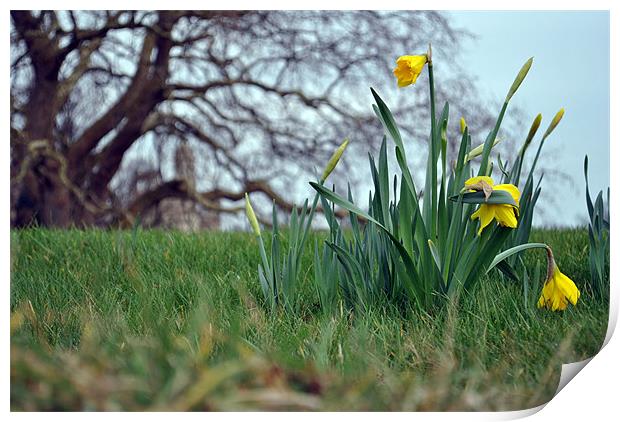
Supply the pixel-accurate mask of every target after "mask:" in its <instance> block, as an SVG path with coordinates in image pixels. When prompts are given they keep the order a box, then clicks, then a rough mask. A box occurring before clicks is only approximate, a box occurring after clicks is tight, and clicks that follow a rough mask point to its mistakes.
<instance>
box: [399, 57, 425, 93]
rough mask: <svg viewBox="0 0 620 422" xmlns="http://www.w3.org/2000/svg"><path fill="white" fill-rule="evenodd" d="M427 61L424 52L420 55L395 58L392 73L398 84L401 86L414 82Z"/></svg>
mask: <svg viewBox="0 0 620 422" xmlns="http://www.w3.org/2000/svg"><path fill="white" fill-rule="evenodd" d="M427 61H428V58H427V56H426V54H423V55H421V56H400V57H399V58H398V59H396V68H395V69H394V75H395V76H396V79H397V80H398V86H399V87H401V88H403V87H405V86H407V85H411V84H414V83H415V81H416V80H417V79H418V76H420V73H422V69H424V65H425V64H426V62H427Z"/></svg>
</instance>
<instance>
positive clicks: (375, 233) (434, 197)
mask: <svg viewBox="0 0 620 422" xmlns="http://www.w3.org/2000/svg"><path fill="white" fill-rule="evenodd" d="M531 65H532V59H529V60H527V61H526V63H525V64H524V65H523V67H522V68H521V70H520V71H519V73H518V75H517V77H516V78H515V81H514V82H513V84H512V86H511V87H510V89H509V91H508V94H507V95H506V97H505V100H504V103H503V105H502V108H501V110H500V112H499V114H498V117H497V119H496V122H495V124H494V126H493V129H492V130H491V132H490V133H489V134H488V136H487V137H486V139H485V141H484V142H483V143H482V144H480V145H478V146H477V147H474V148H472V137H471V134H470V129H469V126H468V125H467V123H466V121H465V119H464V118H462V117H461V118H460V134H459V136H460V143H459V147H458V150H457V151H455V155H456V157H457V158H456V160H454V161H452V162H451V163H449V162H448V159H447V157H448V145H450V143H449V142H448V130H447V128H448V119H449V107H448V104H447V103H446V104H445V105H444V106H443V108H442V110H441V112H440V113H437V112H436V107H435V88H434V77H433V61H432V55H431V49H430V46H429V49H428V51H427V53H426V54H420V55H409V56H401V57H399V58H398V59H397V60H396V68H395V69H394V75H395V77H396V80H397V84H398V86H399V87H401V88H404V87H407V86H411V85H414V84H415V83H416V81H417V80H418V77H419V76H420V74H421V73H422V72H423V71H424V69H425V68H427V69H428V81H429V90H430V91H429V92H430V108H431V110H430V115H431V131H430V136H429V141H428V159H427V163H426V178H425V183H424V188H423V195H420V194H419V193H420V190H419V189H418V187H417V186H416V184H415V182H414V177H413V175H412V173H411V170H410V168H409V165H408V160H407V155H406V151H405V145H404V140H403V138H402V136H401V133H400V131H399V129H398V127H397V125H396V122H395V120H394V117H393V115H392V113H391V111H390V110H389V108H388V106H387V105H386V103H385V102H384V101H383V100H382V99H381V97H380V96H379V94H378V93H377V92H376V91H375V90H374V89H372V88H371V92H372V95H373V97H374V100H375V104H374V105H373V109H374V111H375V114H376V115H377V117H378V118H379V120H380V122H381V124H382V125H383V128H384V130H385V133H386V135H387V136H386V137H384V140H383V143H382V145H381V148H380V151H379V156H378V159H375V157H373V156H370V160H369V164H370V171H371V175H372V182H373V190H372V191H371V192H370V193H369V197H368V198H369V203H368V206H367V207H365V208H362V207H360V206H359V205H356V203H355V200H354V198H353V195H352V193H351V190H350V189H348V191H347V194H346V196H343V195H341V194H339V193H337V192H339V191H340V189H342V186H335V187H334V189H328V188H326V187H325V186H324V182H325V180H326V178H327V176H328V175H329V173H330V172H331V171H332V170H333V167H334V166H335V165H336V163H337V162H338V160H339V159H340V157H341V155H342V152H343V151H344V148H345V147H346V142H345V143H344V144H343V145H342V146H341V147H340V148H339V149H338V150H337V151H336V153H334V157H333V158H332V159H331V160H330V161H329V163H328V165H327V166H326V170H325V172H324V174H323V176H322V177H321V179H320V180H318V181H317V182H311V183H310V185H311V186H312V187H313V188H314V189H315V190H316V192H317V195H316V196H315V199H314V203H313V206H312V207H311V208H310V212H309V213H307V212H306V211H305V210H306V204H307V203H306V204H305V205H304V207H303V208H302V216H306V215H309V218H305V217H304V218H302V219H301V220H302V221H303V222H304V223H302V224H301V226H300V225H299V224H298V222H297V219H296V218H295V219H294V218H293V217H292V218H291V221H292V228H291V242H289V244H292V245H293V246H292V248H293V250H294V251H295V252H294V253H290V252H289V256H288V258H286V257H280V254H281V252H279V249H278V248H279V243H278V240H277V239H275V238H274V242H275V244H276V247H275V248H273V247H272V255H271V260H269V259H267V257H266V253H265V251H264V247H263V246H262V240H261V256H262V257H263V258H262V259H263V264H262V265H261V266H260V267H259V279H260V281H261V285H262V286H263V291H264V292H265V296H266V297H268V298H272V299H270V303H271V304H272V306H276V305H277V304H278V303H279V302H280V301H282V300H284V302H285V303H289V304H290V303H292V300H293V298H292V295H291V291H292V290H293V289H292V288H291V287H290V286H294V284H295V283H296V279H297V278H296V277H297V275H298V274H299V273H300V269H299V265H298V264H299V262H298V257H299V251H300V249H299V247H300V246H303V243H304V241H305V235H306V234H307V231H308V229H309V227H310V222H311V220H312V216H313V215H314V210H315V209H316V206H317V201H318V199H320V200H321V203H322V211H323V213H324V215H325V218H326V220H327V224H328V226H329V237H328V239H327V240H326V241H325V243H324V244H323V245H322V248H320V247H319V245H318V244H315V259H314V283H315V285H316V289H317V292H318V295H319V299H320V304H321V307H322V308H323V309H325V310H326V311H330V309H334V308H335V307H336V306H337V304H340V308H342V306H343V305H344V306H347V307H348V308H357V307H360V308H362V309H367V308H369V307H372V306H377V305H379V304H384V303H386V301H389V302H391V303H393V304H395V305H397V306H404V307H408V306H414V307H418V308H420V309H428V308H429V307H431V306H434V305H435V304H437V303H438V302H442V301H445V300H446V299H450V298H453V297H454V296H455V295H457V294H458V293H459V292H460V291H462V290H463V289H470V288H471V287H473V286H474V285H475V284H476V283H477V282H479V281H480V279H481V278H482V276H483V275H484V274H485V273H486V272H489V271H491V270H492V269H494V268H497V269H499V270H500V271H501V272H502V273H503V274H505V275H506V276H507V277H511V278H518V274H517V271H516V269H515V263H516V262H517V261H516V260H517V259H518V258H519V253H520V252H522V251H524V250H526V249H531V248H545V249H546V250H547V251H548V253H549V254H550V255H549V256H550V257H551V258H549V259H550V260H552V254H551V252H550V251H551V250H550V249H549V247H548V246H547V245H544V244H540V243H527V242H528V239H529V231H530V228H531V216H532V213H533V208H534V205H535V203H536V200H537V198H538V194H539V193H540V187H539V185H540V181H539V183H538V185H534V182H533V171H534V168H535V166H536V162H537V161H538V157H539V155H540V150H541V148H542V144H543V142H544V140H545V139H546V138H547V137H548V136H549V134H550V133H551V132H552V131H553V130H554V129H555V127H556V126H557V124H558V123H559V121H560V119H561V118H562V115H563V110H561V112H562V113H561V114H560V113H558V115H556V117H555V118H554V119H553V120H552V122H551V124H550V125H549V128H548V129H547V131H546V132H545V134H544V135H543V138H542V140H541V142H540V146H539V148H538V152H537V154H536V157H535V159H534V164H533V166H532V167H531V168H530V171H529V174H528V176H527V180H526V183H525V186H524V189H523V190H520V189H519V185H520V177H521V172H522V166H523V160H524V156H525V153H526V150H527V148H528V146H529V145H530V143H531V142H532V139H533V138H534V136H535V134H536V131H537V130H538V126H540V122H541V117H539V116H537V118H536V119H535V121H534V124H533V125H532V127H531V129H530V132H529V133H528V136H527V139H526V140H525V142H524V145H523V147H522V148H521V150H520V151H519V153H518V155H517V156H516V157H515V159H514V160H512V165H511V166H509V165H508V162H503V161H502V160H501V159H500V158H499V157H498V158H497V165H496V166H494V163H493V162H492V161H491V151H492V148H493V147H494V146H495V145H496V144H497V143H498V142H499V139H498V138H497V134H498V131H499V128H500V126H501V123H502V120H503V118H504V114H505V113H506V110H507V108H508V105H509V102H510V100H511V98H512V97H513V96H514V95H515V94H516V92H517V90H518V88H519V86H520V85H521V83H522V82H523V80H524V79H525V77H526V76H527V74H528V72H529V70H530V68H531ZM387 138H389V139H390V140H391V141H392V142H393V148H394V153H395V156H396V161H397V163H398V169H399V171H400V178H394V179H393V180H392V178H391V176H390V170H389V166H388V159H387V155H388V153H387V151H388V144H387ZM494 167H495V168H496V169H497V168H499V170H500V172H498V174H497V175H493V169H494ZM495 180H498V181H499V183H497V184H496V183H495ZM339 188H340V189H339ZM336 207H339V208H342V209H345V210H348V211H349V214H350V218H349V220H350V221H349V226H350V229H349V228H347V231H350V233H347V234H346V235H345V231H344V229H343V226H342V224H343V222H342V221H340V219H339V218H338V217H337V216H336V214H335V212H334V209H335V208H336ZM248 216H249V219H250V222H251V224H252V226H253V227H254V221H256V219H255V218H253V217H252V216H251V215H250V214H248ZM274 216H275V211H274ZM524 219H525V220H524ZM293 220H294V222H293ZM302 226H303V229H302V228H300V227H302ZM274 227H275V228H276V229H275V230H274V231H277V222H276V220H275V217H274ZM254 231H255V233H257V237H258V238H259V239H260V233H259V232H258V231H257V230H256V229H255V230H254ZM300 239H301V240H300ZM300 242H301V243H300ZM291 255H292V256H291ZM278 262H280V263H281V264H278ZM550 262H551V261H550ZM550 265H551V264H550ZM553 268H554V270H553V272H552V273H550V275H548V280H547V282H546V284H545V286H544V288H543V291H542V295H541V299H540V302H539V306H540V307H543V306H544V307H548V308H549V309H552V310H563V309H566V306H567V304H568V303H572V304H573V305H575V304H576V303H577V300H578V298H579V290H578V289H577V287H576V286H575V284H574V283H573V282H572V281H570V279H569V278H568V277H566V276H564V275H563V274H562V273H561V272H560V271H559V270H558V269H557V265H556V264H555V262H553ZM290 274H294V275H295V277H293V278H292V279H290ZM287 277H289V279H287ZM290 308H291V309H294V308H295V306H290Z"/></svg>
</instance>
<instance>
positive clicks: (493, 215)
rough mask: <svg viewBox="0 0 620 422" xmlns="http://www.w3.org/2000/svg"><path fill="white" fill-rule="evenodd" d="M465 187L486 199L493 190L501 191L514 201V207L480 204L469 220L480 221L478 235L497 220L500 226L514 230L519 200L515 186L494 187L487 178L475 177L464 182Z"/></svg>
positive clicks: (502, 185)
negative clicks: (482, 193)
mask: <svg viewBox="0 0 620 422" xmlns="http://www.w3.org/2000/svg"><path fill="white" fill-rule="evenodd" d="M465 187H466V188H470V189H472V190H478V191H483V192H484V194H485V196H486V197H487V198H488V197H489V196H490V195H491V192H492V191H494V190H503V191H506V192H508V193H509V194H510V195H511V196H512V199H514V201H515V203H516V204H517V205H516V206H514V205H512V204H480V207H479V208H478V210H476V212H474V213H473V214H472V215H471V219H472V220H474V219H476V218H479V219H480V229H478V235H480V234H482V230H483V229H484V228H485V227H486V226H488V225H489V224H491V222H492V221H493V219H495V220H497V222H498V223H499V225H500V226H503V227H510V228H513V229H514V228H516V227H517V217H518V216H519V198H520V196H521V193H520V192H519V189H518V188H517V187H516V186H515V185H511V184H501V185H496V184H495V183H494V182H493V179H492V178H491V177H489V176H476V177H472V178H471V179H468V180H467V181H466V182H465Z"/></svg>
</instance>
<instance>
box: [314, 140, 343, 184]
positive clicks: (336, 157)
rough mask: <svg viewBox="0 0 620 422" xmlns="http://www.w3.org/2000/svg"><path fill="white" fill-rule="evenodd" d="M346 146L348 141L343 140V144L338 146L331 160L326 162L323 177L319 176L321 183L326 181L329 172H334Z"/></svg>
mask: <svg viewBox="0 0 620 422" xmlns="http://www.w3.org/2000/svg"><path fill="white" fill-rule="evenodd" d="M347 145H349V140H348V139H345V140H344V142H343V143H342V144H340V146H339V147H338V149H337V150H336V151H334V153H333V154H332V156H331V158H330V159H329V161H328V162H327V165H326V166H325V170H324V171H323V175H322V176H321V182H324V181H325V180H327V178H328V177H329V175H330V174H331V172H332V171H334V169H335V168H336V165H337V164H338V161H340V157H341V156H342V154H343V153H344V150H345V148H346V147H347Z"/></svg>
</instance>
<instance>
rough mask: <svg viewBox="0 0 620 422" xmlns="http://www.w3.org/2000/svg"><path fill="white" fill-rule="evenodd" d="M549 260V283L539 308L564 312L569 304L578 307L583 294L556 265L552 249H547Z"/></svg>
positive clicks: (543, 292)
mask: <svg viewBox="0 0 620 422" xmlns="http://www.w3.org/2000/svg"><path fill="white" fill-rule="evenodd" d="M547 260H548V262H547V264H548V266H547V281H546V282H545V285H544V287H543V289H542V293H541V295H540V299H538V307H539V308H542V307H546V308H547V309H551V310H552V311H563V310H565V309H566V307H567V306H568V302H570V303H572V304H573V305H576V304H577V300H578V299H579V296H580V294H581V293H580V292H579V289H578V288H577V286H576V285H575V283H574V282H573V280H571V279H570V278H568V277H567V276H566V275H564V274H563V273H562V272H561V271H560V269H559V268H558V266H557V265H556V264H555V261H554V259H553V253H552V252H551V249H547Z"/></svg>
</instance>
